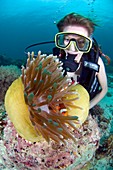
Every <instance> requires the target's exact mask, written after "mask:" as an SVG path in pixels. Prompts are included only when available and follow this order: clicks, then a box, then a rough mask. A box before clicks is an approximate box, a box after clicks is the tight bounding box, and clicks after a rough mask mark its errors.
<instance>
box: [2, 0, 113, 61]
mask: <svg viewBox="0 0 113 170" xmlns="http://www.w3.org/2000/svg"><path fill="white" fill-rule="evenodd" d="M71 12H76V13H79V14H82V15H85V16H87V17H90V18H91V19H93V20H94V21H96V23H97V24H98V25H99V26H98V27H97V28H96V30H95V33H94V37H95V38H96V40H97V41H98V43H99V44H100V45H101V48H102V50H103V52H104V53H105V54H107V55H108V56H110V58H113V48H112V39H113V31H112V30H113V22H112V21H113V0H103V1H101V0H10V1H9V0H0V54H1V55H5V56H6V57H10V58H15V59H16V58H20V59H22V58H24V57H25V55H24V49H25V48H26V46H28V45H30V44H33V43H38V42H42V41H50V40H54V35H55V34H56V33H57V28H56V23H57V21H58V20H59V19H61V18H62V17H63V16H65V15H66V14H68V13H71ZM41 48H43V47H41ZM47 48H48V47H47ZM49 48H50V49H49V51H50V52H51V46H50V47H49ZM46 50H48V49H46ZM45 52H46V51H45Z"/></svg>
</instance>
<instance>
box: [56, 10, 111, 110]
mask: <svg viewBox="0 0 113 170" xmlns="http://www.w3.org/2000/svg"><path fill="white" fill-rule="evenodd" d="M95 26H96V24H95V23H94V22H93V21H92V20H90V19H88V18H86V17H83V16H81V15H79V14H76V13H71V14H68V15H66V16H65V17H64V18H62V19H61V20H60V21H59V22H58V23H57V28H58V30H59V33H57V34H56V35H55V44H56V47H57V49H56V48H54V50H53V54H54V55H56V54H57V55H58V56H59V59H60V60H61V61H62V62H63V69H64V70H65V75H67V76H68V77H70V78H71V80H72V82H78V83H80V84H81V85H83V86H84V87H85V88H86V89H87V91H88V92H89V95H90V109H91V108H92V107H94V106H95V105H96V104H97V103H98V102H99V101H100V100H101V99H102V98H103V97H104V96H105V94H106V92H107V89H108V87H107V77H106V72H105V67H104V63H103V61H102V59H101V57H100V56H101V53H100V48H99V47H98V44H97V42H96V40H95V39H94V38H92V34H93V32H94V29H95Z"/></svg>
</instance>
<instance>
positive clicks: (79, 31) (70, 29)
mask: <svg viewBox="0 0 113 170" xmlns="http://www.w3.org/2000/svg"><path fill="white" fill-rule="evenodd" d="M63 32H73V33H76V34H80V35H83V36H85V37H88V31H87V29H86V28H84V27H82V26H67V27H65V28H64V30H63ZM70 39H76V40H78V39H79V37H78V36H77V35H68V37H65V40H64V44H65V45H67V43H68V41H69V40H70ZM65 52H66V53H69V54H83V52H80V51H78V50H77V48H76V46H75V42H73V41H72V42H71V45H70V46H69V47H68V48H67V49H66V50H65Z"/></svg>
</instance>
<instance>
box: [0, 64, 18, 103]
mask: <svg viewBox="0 0 113 170" xmlns="http://www.w3.org/2000/svg"><path fill="white" fill-rule="evenodd" d="M20 74H21V71H20V69H18V67H17V66H14V65H10V66H0V104H3V101H4V97H5V93H6V91H7V89H8V87H9V86H10V85H11V83H12V82H13V81H14V80H15V79H16V78H18V77H19V76H20Z"/></svg>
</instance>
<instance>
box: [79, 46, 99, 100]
mask: <svg viewBox="0 0 113 170" xmlns="http://www.w3.org/2000/svg"><path fill="white" fill-rule="evenodd" d="M98 59H99V54H97V52H95V51H94V50H93V49H91V50H90V52H89V53H85V54H83V56H82V66H81V67H82V69H81V73H80V76H79V78H78V82H79V83H80V84H81V85H83V86H84V87H85V89H86V90H87V91H88V93H89V95H90V100H91V99H93V98H94V97H95V96H96V95H97V94H98V93H99V92H100V91H101V86H100V83H99V80H98V77H97V75H96V73H98V72H99V67H100V66H99V65H98Z"/></svg>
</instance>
